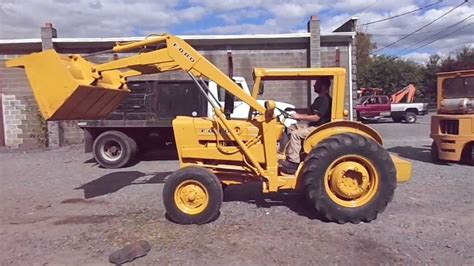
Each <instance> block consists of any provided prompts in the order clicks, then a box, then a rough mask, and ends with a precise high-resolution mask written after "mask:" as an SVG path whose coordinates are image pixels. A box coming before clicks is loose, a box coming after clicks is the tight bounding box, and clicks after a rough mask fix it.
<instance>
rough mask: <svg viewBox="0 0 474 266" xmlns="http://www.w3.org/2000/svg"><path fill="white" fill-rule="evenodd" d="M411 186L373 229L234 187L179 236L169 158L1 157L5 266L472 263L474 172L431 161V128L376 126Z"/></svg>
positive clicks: (71, 149)
mask: <svg viewBox="0 0 474 266" xmlns="http://www.w3.org/2000/svg"><path fill="white" fill-rule="evenodd" d="M371 126H373V127H374V128H376V129H377V130H379V132H381V134H382V135H383V136H384V139H385V141H386V145H385V146H386V147H387V148H389V150H390V151H391V152H394V153H398V154H400V155H401V156H402V157H405V158H408V159H410V160H411V161H412V162H413V168H414V170H413V179H412V180H411V181H410V182H409V183H406V184H399V186H398V187H397V190H396V192H395V197H394V200H393V201H392V202H391V203H390V204H389V206H388V207H387V209H386V210H385V212H384V213H382V214H381V215H379V217H378V218H377V219H376V220H375V221H373V222H371V223H361V224H358V225H353V224H345V225H338V224H335V223H324V222H322V221H320V220H318V219H317V217H314V216H312V215H311V213H309V212H307V210H306V208H305V205H304V204H303V203H302V201H301V198H300V197H299V196H297V195H282V196H276V197H273V198H270V199H264V198H262V197H261V195H260V193H259V186H258V185H257V184H248V185H245V186H242V187H229V188H228V189H227V190H226V195H225V202H224V204H223V206H222V209H221V215H220V217H219V219H218V220H217V221H215V222H213V223H210V224H206V225H201V226H196V225H190V226H183V225H176V224H173V223H171V222H169V221H168V220H167V219H166V218H165V215H164V207H163V203H162V201H161V191H162V188H163V181H164V179H165V177H166V176H167V175H168V174H169V173H170V172H171V171H174V170H176V169H177V167H178V163H177V162H176V160H175V158H174V156H173V155H172V154H165V155H163V156H159V157H161V158H157V156H152V155H149V156H148V157H146V158H145V159H146V160H144V161H142V162H140V163H138V164H137V165H135V166H133V167H128V168H124V169H116V170H107V169H101V168H99V167H98V166H97V165H96V164H95V163H94V161H93V160H91V154H84V153H83V147H82V146H81V145H74V146H68V147H63V148H59V149H54V150H36V151H28V152H24V151H9V150H2V151H1V152H0V175H1V177H0V180H1V188H0V202H1V204H0V212H1V217H0V237H1V239H2V241H1V244H0V262H1V264H2V265H9V264H13V265H28V264H37V265H43V264H74V265H80V264H107V263H108V255H109V254H110V253H111V252H113V251H114V250H116V249H117V248H120V247H122V246H123V245H124V244H126V243H129V242H132V241H135V240H139V239H146V240H148V241H149V242H150V243H151V245H152V249H151V251H150V253H149V254H148V255H147V256H145V257H143V258H140V259H137V260H136V261H134V262H133V263H132V264H135V265H142V264H153V265H154V264H157V263H159V264H198V265H203V264H204V265H205V264H211V265H214V264H231V265H245V264H307V265H310V264H327V263H340V264H346V263H350V264H363V265H366V264H381V263H382V264H383V263H385V264H386V263H390V264H393V263H402V264H408V263H416V264H422V263H423V264H425V263H430V264H470V265H473V264H474V230H473V229H472V228H474V204H473V193H474V171H473V170H474V168H473V167H470V166H466V165H460V164H442V165H435V164H432V163H430V162H429V145H430V143H431V141H430V139H429V137H428V136H429V117H422V118H420V119H419V122H418V123H417V124H413V125H407V124H395V123H379V124H372V125H371Z"/></svg>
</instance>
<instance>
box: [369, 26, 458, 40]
mask: <svg viewBox="0 0 474 266" xmlns="http://www.w3.org/2000/svg"><path fill="white" fill-rule="evenodd" d="M423 23H424V22H423ZM418 24H421V23H418ZM449 27H450V26H447V27H442V28H437V29H434V30H427V31H422V32H417V33H414V34H413V35H424V34H428V33H432V32H439V31H442V30H445V29H448V28H449ZM367 34H370V35H371V36H382V37H383V36H386V37H400V36H405V35H406V33H405V34H382V33H370V32H368V33H367Z"/></svg>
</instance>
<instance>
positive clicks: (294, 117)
mask: <svg viewBox="0 0 474 266" xmlns="http://www.w3.org/2000/svg"><path fill="white" fill-rule="evenodd" d="M291 118H293V119H296V120H298V119H300V118H301V116H300V114H298V113H293V114H291Z"/></svg>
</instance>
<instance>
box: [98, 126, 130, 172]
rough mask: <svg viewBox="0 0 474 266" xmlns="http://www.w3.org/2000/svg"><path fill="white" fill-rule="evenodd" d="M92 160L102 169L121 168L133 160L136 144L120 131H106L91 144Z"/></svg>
mask: <svg viewBox="0 0 474 266" xmlns="http://www.w3.org/2000/svg"><path fill="white" fill-rule="evenodd" d="M93 153H94V158H95V160H96V161H97V163H99V164H100V165H101V166H102V167H104V168H121V167H124V166H126V165H128V164H130V163H132V162H133V161H134V160H135V155H136V153H137V143H136V142H135V140H133V139H132V138H130V137H129V136H127V135H126V134H125V133H123V132H120V131H106V132H104V133H102V134H100V135H99V136H98V137H97V138H96V139H95V141H94V144H93Z"/></svg>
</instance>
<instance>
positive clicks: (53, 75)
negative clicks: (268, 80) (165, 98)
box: [7, 34, 276, 176]
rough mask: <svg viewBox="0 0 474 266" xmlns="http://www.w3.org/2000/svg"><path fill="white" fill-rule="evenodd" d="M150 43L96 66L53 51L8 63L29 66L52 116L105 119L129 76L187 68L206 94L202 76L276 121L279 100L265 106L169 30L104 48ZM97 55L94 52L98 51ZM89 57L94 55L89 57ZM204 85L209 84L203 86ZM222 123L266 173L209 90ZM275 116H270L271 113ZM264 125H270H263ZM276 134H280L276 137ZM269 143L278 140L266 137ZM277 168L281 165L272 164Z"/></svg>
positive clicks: (40, 100)
mask: <svg viewBox="0 0 474 266" xmlns="http://www.w3.org/2000/svg"><path fill="white" fill-rule="evenodd" d="M147 46H157V49H156V50H153V51H149V52H144V53H138V54H137V55H132V56H129V57H125V58H122V59H117V60H113V61H109V62H106V63H103V64H94V63H91V62H89V61H88V60H86V59H85V57H86V56H81V55H70V56H63V55H59V54H57V53H56V52H55V51H54V50H52V49H51V50H47V51H44V52H41V53H34V54H31V55H27V56H24V57H20V58H16V59H13V60H10V61H8V62H7V67H24V68H25V70H26V73H27V76H28V79H29V81H30V84H31V86H32V89H33V93H34V95H35V98H36V100H37V102H38V106H39V108H40V110H41V113H42V115H43V117H44V118H45V119H47V120H68V119H99V118H104V117H106V116H107V115H108V114H109V113H110V112H111V111H113V110H114V109H115V107H116V106H117V105H118V104H119V103H120V102H121V101H122V99H123V98H124V97H125V96H126V94H127V93H128V92H129V90H128V88H127V85H126V78H128V77H133V76H140V75H146V74H154V73H163V72H168V71H176V70H183V71H185V72H187V73H188V74H189V75H190V76H191V78H192V79H193V80H194V81H195V82H196V84H197V85H198V87H199V88H200V89H201V90H202V91H203V92H204V93H206V91H205V89H204V88H203V84H202V82H200V80H199V79H200V78H202V77H205V78H208V79H210V80H213V81H214V82H215V83H217V84H218V85H219V86H221V87H222V88H223V89H225V90H226V91H227V92H229V93H230V94H232V95H234V96H235V97H237V98H238V99H240V100H242V101H243V102H245V103H246V104H248V105H249V106H250V107H251V108H252V109H253V110H256V111H257V112H259V113H260V115H258V116H257V117H256V119H257V120H258V121H260V122H267V123H271V124H272V125H273V124H274V121H273V122H272V120H273V119H272V118H273V109H274V108H275V107H274V103H273V102H271V101H270V102H271V103H270V104H269V108H265V107H263V106H262V105H261V104H259V103H258V102H257V100H256V99H255V98H253V97H252V96H250V95H248V94H247V93H245V92H244V91H243V90H242V89H241V88H240V87H239V86H238V85H237V84H236V83H235V82H234V81H233V80H232V79H231V78H229V77H228V76H227V75H225V74H224V73H223V72H222V71H220V70H219V69H218V68H217V67H216V66H215V65H213V64H212V63H211V62H209V61H208V60H207V59H206V58H205V57H204V56H202V55H201V54H200V53H199V52H197V51H196V50H195V49H194V48H192V47H191V46H190V45H189V44H187V43H186V42H185V41H184V40H182V39H180V38H178V37H176V36H173V35H168V34H163V35H159V36H156V37H150V38H147V39H145V40H143V41H138V42H130V43H117V45H116V46H114V47H113V48H112V50H108V51H104V52H117V53H123V52H133V51H136V50H138V49H142V48H146V47H147ZM97 54H99V53H95V54H93V55H97ZM89 56H90V55H89ZM204 86H205V85H204ZM206 97H208V100H209V101H210V103H211V104H212V106H213V108H214V112H215V114H216V116H217V118H218V121H217V122H218V123H221V124H222V125H223V127H224V128H225V129H227V130H228V132H229V134H230V136H232V138H233V139H234V140H235V142H237V144H238V146H239V147H240V148H241V150H242V152H243V154H245V156H246V157H247V158H248V160H249V161H250V163H251V164H252V165H253V167H254V169H255V170H256V171H255V172H256V173H257V174H258V175H260V176H263V175H265V171H264V169H263V168H262V167H261V166H260V164H259V163H258V161H257V160H256V159H255V156H253V155H252V154H251V152H250V151H249V149H248V148H247V146H245V144H244V142H243V141H242V139H241V138H240V137H239V136H238V134H237V132H236V131H235V130H234V129H233V128H232V127H231V126H230V125H229V122H228V121H227V119H226V118H225V116H224V114H223V110H222V108H221V107H220V106H219V105H218V104H216V103H215V102H214V101H213V100H212V99H211V98H212V97H209V96H208V95H207V94H206ZM269 116H271V117H269ZM263 127H264V128H266V127H267V126H266V125H264V126H263ZM272 136H273V135H272ZM274 137H275V136H274ZM264 142H265V144H266V145H265V147H270V143H273V142H276V140H274V139H272V138H270V139H268V137H267V138H264ZM273 168H276V165H273Z"/></svg>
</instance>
